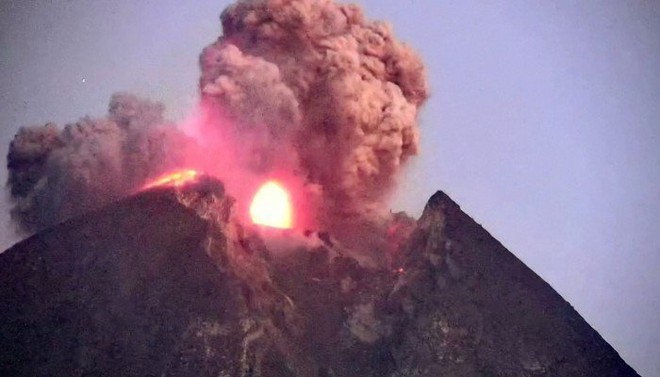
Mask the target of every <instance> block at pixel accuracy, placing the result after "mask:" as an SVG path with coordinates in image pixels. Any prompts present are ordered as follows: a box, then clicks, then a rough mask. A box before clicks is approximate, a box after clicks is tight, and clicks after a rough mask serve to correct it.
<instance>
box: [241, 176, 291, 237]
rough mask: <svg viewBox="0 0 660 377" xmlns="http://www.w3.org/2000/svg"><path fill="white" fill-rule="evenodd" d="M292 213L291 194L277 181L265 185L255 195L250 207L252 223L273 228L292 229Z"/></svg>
mask: <svg viewBox="0 0 660 377" xmlns="http://www.w3.org/2000/svg"><path fill="white" fill-rule="evenodd" d="M291 212H292V210H291V198H290V196H289V193H288V192H287V191H286V189H285V188H284V187H283V186H282V185H280V184H279V183H277V182H275V181H268V182H266V183H264V184H263V185H262V186H261V187H260V188H259V191H257V193H256V194H255V195H254V199H252V204H251V205H250V217H251V218H252V222H254V223H255V224H259V225H265V226H269V227H271V228H279V229H289V228H291V226H292V220H291V217H292V216H291Z"/></svg>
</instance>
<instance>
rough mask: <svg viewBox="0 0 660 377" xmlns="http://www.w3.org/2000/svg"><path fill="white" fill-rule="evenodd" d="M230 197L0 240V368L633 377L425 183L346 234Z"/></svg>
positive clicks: (127, 202)
mask: <svg viewBox="0 0 660 377" xmlns="http://www.w3.org/2000/svg"><path fill="white" fill-rule="evenodd" d="M232 208H233V200H232V199H231V198H230V197H229V196H227V195H225V192H224V189H223V186H222V184H221V183H219V182H218V181H215V180H213V179H210V178H204V179H201V180H199V181H198V182H196V183H194V184H190V185H186V186H182V187H176V188H157V189H153V190H149V191H146V192H142V193H138V194H136V195H134V196H132V197H130V198H127V199H124V200H122V201H119V202H116V203H113V204H111V205H109V206H107V207H105V208H103V209H100V210H97V211H94V212H89V213H86V214H85V215H83V216H81V217H77V218H74V219H72V220H69V221H67V222H64V223H61V224H59V225H56V226H54V227H52V228H49V229H47V230H45V231H42V232H40V233H38V234H36V235H34V236H32V237H30V238H28V239H26V240H24V241H22V242H20V243H18V244H16V245H15V246H14V247H12V248H10V249H8V250H7V251H5V252H4V253H3V254H0V334H1V337H0V375H3V376H158V377H161V376H190V377H193V376H194V377H199V376H214V377H217V376H223V377H229V376H244V377H247V376H264V377H267V376H310V377H311V376H318V377H331V376H336V377H339V376H361V377H362V376H378V377H383V376H386V377H422V376H425V377H432V376H433V377H435V376H483V377H485V376H599V377H602V376H637V374H636V373H635V371H634V370H633V369H632V368H630V367H629V366H628V365H627V364H626V363H625V362H624V361H623V360H622V359H621V358H620V357H619V355H618V354H617V352H616V351H615V350H614V349H613V348H612V347H611V346H610V345H608V344H607V342H605V341H604V340H603V338H601V337H600V335H599V334H598V333H597V332H596V331H595V330H594V329H592V328H591V327H590V326H589V325H588V324H587V323H586V322H585V321H584V319H583V318H582V317H580V315H579V314H578V313H577V312H576V311H575V310H574V309H573V308H572V307H571V305H570V304H568V303H567V302H566V301H565V300H564V299H562V297H561V296H560V295H559V294H557V292H555V291H554V290H553V289H552V288H551V287H550V286H549V285H548V284H547V283H545V282H544V281H543V280H542V279H541V278H540V277H538V276H537V275H536V274H535V273H534V272H532V271H531V270H530V269H529V268H527V267H526V266H525V265H524V264H523V263H522V262H521V261H519V260H518V259H517V258H516V257H515V256H514V255H513V254H511V253H510V252H509V251H507V250H506V249H505V248H504V247H503V246H502V245H501V244H500V243H499V242H497V240H495V239H494V238H493V237H491V236H490V235H489V234H488V232H486V231H485V230H484V229H483V228H482V227H481V226H479V225H478V224H477V223H476V222H474V221H473V220H472V219H471V218H470V217H469V216H467V215H466V214H465V213H463V212H462V211H461V209H460V208H459V206H458V205H457V204H456V203H454V202H453V201H452V200H451V199H450V198H449V197H448V196H447V195H445V194H444V193H442V192H437V193H436V194H435V195H433V197H432V198H431V199H430V200H429V202H428V204H427V206H426V208H425V210H424V213H423V215H422V216H421V218H420V219H419V220H417V221H415V220H413V219H410V218H408V217H407V216H405V215H403V214H396V215H394V216H393V217H392V220H390V221H389V223H388V224H385V225H383V226H380V227H378V229H376V230H372V231H370V232H369V234H368V235H367V234H365V237H364V238H371V239H372V242H364V243H362V244H360V243H359V242H358V243H355V242H353V243H346V242H343V239H342V238H341V237H339V239H337V238H335V237H334V236H333V235H330V234H327V233H324V232H318V231H307V232H304V233H301V234H296V233H295V231H283V232H279V233H272V232H271V233H268V232H266V233H264V232H263V231H262V230H258V229H256V230H255V229H251V227H246V226H242V225H241V224H240V223H239V222H237V221H236V219H235V216H234V215H233V212H232ZM356 229H357V228H356ZM367 236H368V237H367ZM356 238H360V237H356ZM356 245H362V246H356ZM360 247H361V248H369V250H360ZM374 255H376V257H374Z"/></svg>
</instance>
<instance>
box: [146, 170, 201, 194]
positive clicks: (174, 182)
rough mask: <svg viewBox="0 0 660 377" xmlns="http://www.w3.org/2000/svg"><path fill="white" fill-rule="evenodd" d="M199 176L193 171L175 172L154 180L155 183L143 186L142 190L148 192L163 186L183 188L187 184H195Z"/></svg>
mask: <svg viewBox="0 0 660 377" xmlns="http://www.w3.org/2000/svg"><path fill="white" fill-rule="evenodd" d="M198 175H199V172H197V171H196V170H192V169H182V170H176V171H174V172H170V173H167V174H164V175H162V176H160V177H158V178H156V179H154V180H153V181H151V182H149V183H147V184H146V185H144V186H142V190H148V189H151V188H154V187H162V186H171V187H179V186H183V185H184V184H186V183H190V182H193V181H194V180H195V179H196V178H197V176H198Z"/></svg>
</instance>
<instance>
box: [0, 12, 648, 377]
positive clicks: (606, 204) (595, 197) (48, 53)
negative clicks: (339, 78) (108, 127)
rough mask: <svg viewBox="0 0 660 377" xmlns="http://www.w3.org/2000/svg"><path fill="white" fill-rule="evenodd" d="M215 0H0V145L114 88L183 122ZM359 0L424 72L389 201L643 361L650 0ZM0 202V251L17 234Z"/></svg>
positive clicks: (213, 27) (96, 108)
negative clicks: (448, 202) (439, 215)
mask: <svg viewBox="0 0 660 377" xmlns="http://www.w3.org/2000/svg"><path fill="white" fill-rule="evenodd" d="M228 3H229V2H227V1H218V0H215V1H211V0H203V1H202V0H199V1H190V2H184V1H180V0H159V1H156V0H69V1H65V0H52V1H46V0H40V1H37V0H2V1H0V72H2V75H1V76H0V125H2V128H1V129H0V138H1V142H0V153H2V154H3V156H4V155H6V151H7V146H8V144H9V142H10V141H11V139H12V138H13V136H14V134H15V133H16V131H17V130H18V128H19V127H20V126H27V125H36V124H39V125H41V124H44V123H46V122H48V121H54V122H56V123H58V124H59V125H61V126H63V125H64V124H66V123H68V122H72V121H75V120H77V119H78V118H80V117H82V116H84V115H91V116H102V115H105V114H106V112H107V105H108V101H109V99H110V96H111V94H112V93H113V92H117V91H128V92H131V93H135V94H139V95H142V96H145V97H148V98H151V99H154V100H160V101H162V102H163V103H164V104H165V105H166V106H167V109H168V110H167V114H168V116H169V118H171V119H172V120H175V121H180V120H182V119H184V118H185V116H186V115H187V114H188V113H189V112H190V111H191V109H193V107H194V105H195V103H196V100H197V83H198V74H199V70H198V66H197V59H198V55H199V53H200V51H201V49H202V48H203V47H204V46H206V45H207V44H209V43H210V42H212V41H214V40H215V39H216V38H217V37H218V36H219V35H220V33H221V27H220V23H219V14H220V12H221V11H222V9H223V8H224V7H225V6H226V5H227V4H228ZM359 3H361V4H362V5H363V6H364V8H365V13H366V14H367V16H368V17H369V18H372V19H382V20H387V21H388V22H390V23H391V24H392V26H393V28H394V31H395V34H396V35H397V36H398V37H399V38H400V39H402V40H404V41H405V42H406V43H408V44H409V45H411V46H412V47H414V48H415V49H416V50H417V51H418V52H419V53H420V54H421V56H422V57H423V60H424V61H425V63H426V65H427V70H428V76H429V79H430V83H431V92H432V96H431V98H430V99H429V101H428V102H427V103H426V105H425V107H424V109H423V111H422V115H421V119H420V123H421V140H422V141H421V144H422V150H421V154H420V156H419V157H417V158H416V159H415V160H414V161H413V162H412V163H411V164H410V166H409V168H408V169H407V171H406V172H405V174H404V176H403V177H402V184H401V186H400V189H399V191H398V193H397V194H396V197H395V198H394V200H393V204H392V205H393V208H394V209H395V210H405V211H407V212H408V213H409V214H411V215H414V216H418V215H419V214H420V213H421V210H422V209H423V206H424V204H425V202H426V201H427V200H428V198H429V197H430V196H431V195H432V194H433V192H435V191H436V190H438V189H441V190H443V191H445V192H446V193H448V194H449V196H450V197H452V198H453V199H454V200H455V201H456V202H457V203H458V204H459V205H460V206H461V208H462V209H463V210H464V211H465V212H467V213H468V214H469V215H470V216H472V217H473V218H474V219H475V220H476V221H477V222H479V223H480V224H482V225H483V226H484V227H485V228H486V229H487V230H488V231H489V232H490V233H491V234H492V235H493V236H495V238H497V239H498V240H499V241H500V242H502V243H503V244H504V246H506V247H507V248H508V249H509V250H510V251H512V252H513V253H514V254H515V255H516V256H518V257H519V258H520V259H521V260H522V261H523V262H525V263H526V264H527V265H528V266H529V267H531V268H532V269H533V270H534V271H535V272H536V273H537V274H539V275H540V276H541V277H542V278H544V279H545V280H546V281H547V282H549V283H550V284H551V285H552V286H553V287H554V288H555V289H556V290H557V291H558V292H559V293H560V294H561V295H562V296H563V297H564V298H565V299H566V300H567V301H569V302H570V303H571V304H572V305H573V306H574V307H575V308H576V309H577V311H578V312H579V313H580V314H581V315H582V316H583V317H584V318H585V319H586V320H587V321H588V322H589V323H590V324H591V325H592V326H593V327H594V328H595V329H596V330H597V331H599V332H600V334H601V335H602V336H603V337H604V338H605V339H606V340H607V341H608V342H610V344H612V345H613V346H614V348H615V349H616V350H617V351H619V353H620V354H621V356H622V357H623V359H624V360H625V361H627V362H628V363H629V364H630V365H631V366H632V367H633V368H635V369H636V370H637V371H638V372H639V373H640V374H641V375H643V376H660V320H658V318H660V289H659V288H658V287H660V274H659V273H658V271H660V230H659V225H660V75H658V71H659V69H658V67H660V2H657V1H655V2H654V1H644V0H635V1H632V0H631V1H615V0H605V1H595V0H594V1H578V2H576V1H558V2H549V1H516V0H514V1H489V2H481V1H429V0H427V1H422V0H396V1H395V0H389V1H384V0H369V1H361V2H359ZM6 176H7V172H6V169H5V168H3V169H2V172H1V173H0V179H2V180H6ZM0 209H1V211H0V212H1V215H2V217H1V218H2V219H3V220H2V224H3V227H2V233H0V237H1V240H0V241H1V243H0V246H2V249H5V248H6V247H9V246H11V245H12V244H13V243H14V242H15V241H16V240H17V238H16V236H15V235H13V233H12V226H11V224H10V222H9V216H8V212H9V204H8V203H7V202H6V200H5V202H3V203H2V204H1V207H0Z"/></svg>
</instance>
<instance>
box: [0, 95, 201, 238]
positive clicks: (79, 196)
mask: <svg viewBox="0 0 660 377" xmlns="http://www.w3.org/2000/svg"><path fill="white" fill-rule="evenodd" d="M163 110H164V107H163V105H161V104H159V103H154V102H150V101H147V100H142V99H139V98H137V97H135V96H133V95H130V94H115V95H113V96H112V98H111V100H110V105H109V111H108V115H107V117H104V118H96V119H94V118H89V117H86V118H82V119H81V120H79V121H78V122H76V123H72V124H68V125H66V126H65V127H64V128H63V129H60V128H58V127H57V125H55V124H53V123H48V124H46V125H44V126H35V127H24V128H21V129H20V130H19V131H18V133H17V134H16V136H15V137H14V140H13V141H12V142H11V144H10V146H9V154H8V155H7V168H8V171H9V178H8V186H9V189H10V193H11V197H12V199H13V202H14V206H13V208H12V209H11V215H12V219H13V220H14V221H16V222H17V223H18V225H19V226H20V227H21V228H22V229H23V230H25V231H28V232H31V231H36V230H39V229H41V228H44V227H47V226H49V225H52V224H54V223H57V222H60V221H62V220H64V219H67V218H70V217H72V216H75V215H77V214H80V213H82V212H85V211H88V210H91V209H94V208H97V207H99V206H101V205H103V204H106V203H108V202H110V201H112V200H113V199H116V198H119V197H121V196H123V195H126V194H127V193H129V192H131V190H134V189H136V187H139V185H141V184H143V183H144V181H145V180H146V179H147V178H148V177H151V176H154V175H156V174H160V173H162V172H164V171H165V170H168V169H171V168H173V167H175V166H177V165H178V164H179V163H181V161H183V159H184V156H183V155H182V153H183V151H184V150H185V147H184V145H185V144H187V143H190V142H191V141H190V140H187V138H186V137H185V136H183V135H182V134H181V133H180V132H179V131H177V130H176V129H175V128H173V127H172V126H167V125H164V124H165V122H164V120H163V116H162V114H163Z"/></svg>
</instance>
